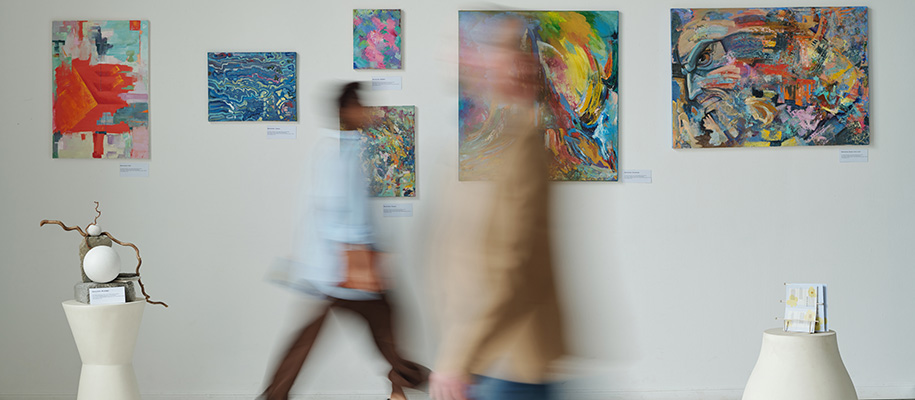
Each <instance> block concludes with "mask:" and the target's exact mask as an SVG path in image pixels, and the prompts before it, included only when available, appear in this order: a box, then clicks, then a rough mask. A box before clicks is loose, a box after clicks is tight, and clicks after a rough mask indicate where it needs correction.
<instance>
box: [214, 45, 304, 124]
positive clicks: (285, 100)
mask: <svg viewBox="0 0 915 400" xmlns="http://www.w3.org/2000/svg"><path fill="white" fill-rule="evenodd" d="M207 79H208V86H209V87H208V89H209V90H208V91H209V97H210V102H209V120H210V121H295V120H296V118H297V115H298V114H297V113H296V100H297V99H296V53H294V52H286V53H267V52H263V53H261V52H256V53H207Z"/></svg>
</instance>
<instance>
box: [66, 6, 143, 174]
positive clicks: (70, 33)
mask: <svg viewBox="0 0 915 400" xmlns="http://www.w3.org/2000/svg"><path fill="white" fill-rule="evenodd" d="M51 44H52V63H53V64H52V68H53V76H52V86H53V117H52V129H53V149H52V155H53V157H54V158H140V159H142V158H149V83H148V80H149V22H148V21H139V20H132V21H130V20H125V21H54V22H53V24H52V30H51Z"/></svg>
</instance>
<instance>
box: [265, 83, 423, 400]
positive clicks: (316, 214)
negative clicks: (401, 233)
mask: <svg viewBox="0 0 915 400" xmlns="http://www.w3.org/2000/svg"><path fill="white" fill-rule="evenodd" d="M358 91H359V83H357V82H352V83H349V84H346V85H344V86H343V88H342V89H341V92H340V96H339V98H338V106H339V113H340V129H339V130H329V131H328V132H325V133H324V134H325V136H326V137H324V138H322V140H321V142H320V143H319V144H318V146H317V148H316V149H315V151H314V152H313V155H314V157H313V174H312V176H313V185H312V186H311V187H310V188H309V189H310V196H309V202H310V205H309V206H308V208H307V213H306V214H305V216H304V217H303V220H302V221H301V226H300V228H301V230H302V235H301V237H300V238H299V242H298V244H297V248H296V253H297V254H296V256H295V263H294V264H293V265H294V266H295V267H294V268H293V269H292V271H290V275H291V276H290V280H292V281H294V282H296V285H297V286H307V287H308V288H309V289H310V290H311V291H313V292H314V293H315V294H317V295H318V296H320V297H322V298H324V299H326V303H325V305H323V309H322V310H321V311H320V312H319V313H318V316H317V317H316V318H315V319H314V320H313V321H311V322H310V323H308V324H307V325H306V326H305V327H304V328H303V329H302V330H301V331H300V332H299V334H298V335H297V337H296V338H295V339H294V340H293V341H292V343H291V344H290V345H289V348H288V349H287V351H286V352H285V356H284V357H283V358H282V360H281V361H280V363H279V364H278V365H277V367H276V370H275V372H274V373H273V376H272V378H271V380H270V383H269V385H268V386H267V389H266V390H265V391H264V393H263V395H262V396H261V398H263V399H266V400H287V399H288V398H289V391H290V390H291V389H292V386H293V383H294V382H295V379H296V377H297V376H298V374H299V372H300V371H301V369H302V365H303V364H304V362H305V359H306V357H307V356H308V353H309V351H310V350H311V348H312V346H313V345H314V343H315V339H316V338H317V336H318V332H319V331H320V329H321V326H322V325H323V323H324V321H325V319H326V317H327V314H328V313H329V312H330V311H331V310H332V309H333V310H349V311H352V312H354V313H356V314H357V315H359V316H360V317H362V318H363V319H365V321H366V322H367V323H368V326H369V328H370V330H371V332H372V338H373V339H374V342H375V345H376V346H377V347H378V350H379V351H380V352H381V355H382V356H383V357H384V358H385V360H387V361H388V362H389V363H390V364H391V372H390V373H389V374H388V378H389V379H390V380H391V396H390V399H391V400H405V399H406V397H405V395H404V392H403V388H405V387H407V388H413V387H416V386H417V385H420V384H422V383H424V382H425V381H426V380H427V379H428V376H429V370H428V369H427V368H426V367H423V366H422V365H419V364H417V363H414V362H412V361H408V360H405V359H403V358H402V357H401V356H400V355H399V354H398V352H397V349H396V345H395V340H394V333H393V326H392V310H391V305H390V303H389V302H388V298H387V296H386V294H385V293H384V288H383V286H382V285H381V284H380V280H379V277H378V275H377V271H375V270H373V269H372V258H373V254H374V250H373V248H372V245H373V243H374V239H373V228H372V222H371V214H370V210H369V207H368V190H367V187H368V184H367V181H366V179H365V175H364V173H363V171H362V162H361V160H360V153H361V150H362V146H361V140H360V139H361V137H360V132H359V129H361V128H363V127H364V126H365V125H366V124H367V122H368V119H369V118H368V113H367V110H366V108H365V107H364V106H363V105H362V104H361V102H360V101H359V93H358ZM357 267H358V268H357Z"/></svg>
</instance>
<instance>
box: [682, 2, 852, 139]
mask: <svg viewBox="0 0 915 400" xmlns="http://www.w3.org/2000/svg"><path fill="white" fill-rule="evenodd" d="M670 18H671V61H672V64H673V65H672V71H673V146H674V148H696V147H713V148H714V147H741V146H743V147H749V146H760V147H774V146H823V145H866V144H868V143H870V133H869V122H868V78H867V73H868V61H867V30H868V28H867V8H865V7H804V8H801V7H797V8H743V9H734V8H731V9H719V8H716V9H673V10H671V12H670Z"/></svg>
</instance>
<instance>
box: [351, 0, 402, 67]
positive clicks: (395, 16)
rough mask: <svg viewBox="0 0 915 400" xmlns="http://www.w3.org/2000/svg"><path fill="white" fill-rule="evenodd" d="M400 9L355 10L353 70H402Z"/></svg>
mask: <svg viewBox="0 0 915 400" xmlns="http://www.w3.org/2000/svg"><path fill="white" fill-rule="evenodd" d="M400 38H401V35H400V10H353V69H400V68H401V64H402V56H401V46H400Z"/></svg>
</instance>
